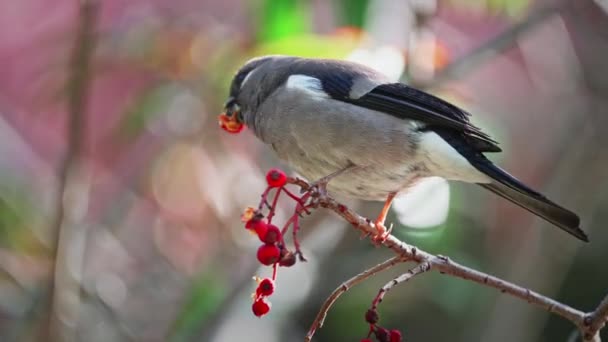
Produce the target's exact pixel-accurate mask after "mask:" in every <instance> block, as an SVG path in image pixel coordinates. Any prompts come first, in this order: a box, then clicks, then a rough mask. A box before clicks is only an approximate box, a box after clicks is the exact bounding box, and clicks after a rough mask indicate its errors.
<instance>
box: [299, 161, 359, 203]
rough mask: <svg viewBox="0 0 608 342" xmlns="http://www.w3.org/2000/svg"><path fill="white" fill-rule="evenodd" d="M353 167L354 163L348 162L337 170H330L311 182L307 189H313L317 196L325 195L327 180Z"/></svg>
mask: <svg viewBox="0 0 608 342" xmlns="http://www.w3.org/2000/svg"><path fill="white" fill-rule="evenodd" d="M355 168H357V166H356V165H355V164H353V163H349V164H348V165H347V166H346V167H344V168H342V169H340V170H338V171H335V172H332V173H330V174H329V175H327V176H325V177H323V178H320V179H318V180H316V181H314V182H312V183H311V184H310V188H309V190H308V191H310V190H312V189H315V191H316V192H317V193H318V194H319V196H321V197H323V196H327V184H328V183H329V181H330V180H332V179H334V178H336V177H338V176H339V175H341V174H343V173H345V172H346V171H350V170H353V169H355Z"/></svg>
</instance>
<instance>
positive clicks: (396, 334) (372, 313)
mask: <svg viewBox="0 0 608 342" xmlns="http://www.w3.org/2000/svg"><path fill="white" fill-rule="evenodd" d="M379 320H380V316H379V315H378V311H376V309H373V308H372V309H369V310H367V312H366V313H365V321H366V322H367V323H369V333H368V334H367V338H364V339H362V340H361V342H373V340H372V339H371V336H372V334H373V335H374V336H375V337H376V340H377V341H378V342H401V341H402V337H401V332H400V331H399V330H397V329H391V330H388V329H386V328H383V327H381V326H379V325H378V321H379Z"/></svg>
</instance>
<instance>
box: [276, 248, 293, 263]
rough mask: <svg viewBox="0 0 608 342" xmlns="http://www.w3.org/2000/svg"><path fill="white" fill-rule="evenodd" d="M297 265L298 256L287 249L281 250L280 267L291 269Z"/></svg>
mask: <svg viewBox="0 0 608 342" xmlns="http://www.w3.org/2000/svg"><path fill="white" fill-rule="evenodd" d="M295 263H296V255H295V254H293V253H292V252H290V251H288V250H287V249H285V248H283V249H282V250H281V257H280V259H279V266H283V267H291V266H293V265H295Z"/></svg>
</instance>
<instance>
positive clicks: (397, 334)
mask: <svg viewBox="0 0 608 342" xmlns="http://www.w3.org/2000/svg"><path fill="white" fill-rule="evenodd" d="M390 342H401V331H399V330H397V329H393V330H391V339H390Z"/></svg>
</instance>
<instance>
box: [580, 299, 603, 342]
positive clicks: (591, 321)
mask: <svg viewBox="0 0 608 342" xmlns="http://www.w3.org/2000/svg"><path fill="white" fill-rule="evenodd" d="M606 320H608V295H606V297H604V299H602V301H601V302H600V304H599V305H598V306H597V308H596V309H595V311H593V312H590V313H589V314H587V315H586V317H585V319H584V325H585V329H584V333H583V339H584V341H594V338H597V341H599V334H598V332H599V331H600V329H602V328H603V327H604V324H606Z"/></svg>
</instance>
